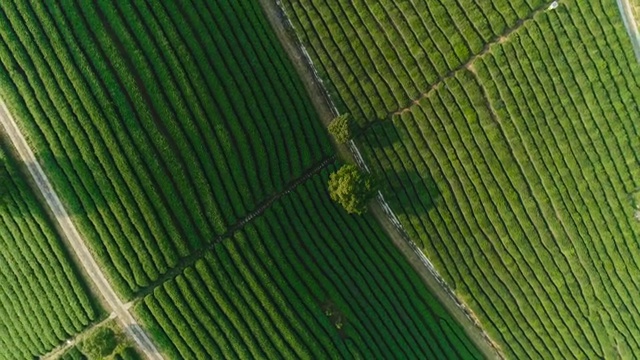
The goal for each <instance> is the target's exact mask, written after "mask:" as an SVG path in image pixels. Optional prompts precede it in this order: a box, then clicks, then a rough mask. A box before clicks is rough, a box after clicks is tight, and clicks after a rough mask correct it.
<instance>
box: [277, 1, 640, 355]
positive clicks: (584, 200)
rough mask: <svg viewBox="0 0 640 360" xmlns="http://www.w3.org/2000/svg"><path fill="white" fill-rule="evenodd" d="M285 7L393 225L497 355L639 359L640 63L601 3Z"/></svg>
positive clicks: (613, 10) (610, 4) (612, 7)
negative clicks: (381, 187)
mask: <svg viewBox="0 0 640 360" xmlns="http://www.w3.org/2000/svg"><path fill="white" fill-rule="evenodd" d="M284 4H285V10H286V12H287V14H288V15H289V16H290V18H291V19H292V22H293V25H294V27H295V28H296V30H297V32H298V34H299V37H300V39H301V41H302V42H303V44H304V45H305V47H306V49H307V51H308V53H309V54H310V55H311V58H312V60H313V62H314V65H315V66H316V68H317V69H318V72H319V73H320V75H321V76H322V77H324V80H326V81H325V83H327V84H328V85H327V86H328V88H329V92H330V94H331V96H332V99H333V100H334V102H335V103H336V104H337V106H338V108H339V110H340V111H343V112H347V111H348V112H351V113H352V114H354V115H355V116H356V117H357V118H359V123H360V124H362V125H364V126H365V131H364V134H363V135H362V136H360V137H359V138H358V139H357V144H358V146H359V148H360V150H361V151H362V152H363V154H364V158H365V162H366V163H367V164H368V165H369V167H370V168H371V169H372V171H373V172H374V173H376V174H377V175H378V176H379V177H380V178H381V179H383V180H384V182H385V184H386V191H385V197H386V198H387V199H388V200H389V202H390V204H391V207H392V209H393V210H394V211H395V212H396V214H397V215H398V217H399V218H400V220H401V223H402V224H403V226H404V228H405V229H406V231H407V233H408V234H409V235H410V237H411V238H412V239H413V240H414V241H415V242H417V243H418V244H419V245H420V246H421V247H422V248H423V249H424V252H425V254H426V255H427V256H428V257H429V258H430V259H431V260H432V261H433V262H434V263H435V265H436V267H437V269H438V270H439V271H440V272H441V273H442V274H443V276H444V277H445V278H446V280H447V282H448V283H449V284H450V286H451V287H452V288H453V289H454V290H455V292H456V293H457V294H458V295H459V296H460V297H461V298H462V299H463V300H464V301H465V302H466V303H467V304H468V305H469V306H470V307H471V309H473V310H474V312H475V313H476V314H477V316H478V317H479V319H480V320H481V322H482V324H483V326H484V327H485V328H486V329H487V330H488V331H489V333H490V335H491V337H492V338H493V339H495V340H497V342H498V343H499V344H500V346H501V348H502V350H503V351H504V352H505V354H506V355H507V356H508V357H511V358H517V359H520V358H544V359H548V358H563V359H567V358H617V357H622V358H626V357H631V356H632V354H638V353H640V329H638V327H637V325H636V324H638V320H640V319H638V316H639V315H638V314H640V313H639V312H638V309H639V308H640V302H639V301H638V298H637V296H635V295H634V294H635V293H636V292H637V291H638V286H637V282H636V281H634V279H635V278H636V277H637V276H638V275H640V267H639V265H640V264H638V261H637V259H638V258H639V255H640V249H639V248H638V240H639V232H638V230H639V225H640V224H638V221H637V220H635V219H634V211H635V205H636V204H634V203H633V201H632V195H633V194H634V193H635V192H637V191H638V189H639V187H640V167H639V162H638V156H640V137H639V136H638V134H639V130H640V123H639V122H638V121H637V120H638V119H637V117H638V114H639V113H640V112H639V109H638V103H640V88H639V86H638V83H639V81H640V67H639V66H638V64H637V62H636V59H635V57H634V53H633V49H632V47H631V43H630V41H629V38H628V35H627V33H626V31H625V28H624V25H623V23H622V19H621V18H620V14H619V13H618V9H617V7H616V4H615V1H611V0H596V1H583V0H574V1H560V4H559V7H558V8H557V9H555V10H547V7H548V5H549V3H543V2H540V1H528V2H525V1H516V2H506V1H497V2H483V3H482V4H481V5H478V4H477V3H474V2H470V1H463V0H457V1H456V0H449V1H442V2H435V1H429V0H423V1H414V2H402V3H397V2H393V1H386V0H381V1H376V2H375V3H372V2H362V1H355V2H352V3H346V2H340V1H331V0H323V1H320V0H317V1H316V0H287V1H285V2H284ZM365 124H366V125H365Z"/></svg>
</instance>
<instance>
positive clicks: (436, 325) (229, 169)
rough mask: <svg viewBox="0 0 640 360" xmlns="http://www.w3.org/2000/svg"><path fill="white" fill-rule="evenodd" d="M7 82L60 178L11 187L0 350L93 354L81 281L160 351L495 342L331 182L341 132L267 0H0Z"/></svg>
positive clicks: (217, 353)
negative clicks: (457, 316) (311, 90)
mask: <svg viewBox="0 0 640 360" xmlns="http://www.w3.org/2000/svg"><path fill="white" fill-rule="evenodd" d="M0 98H1V100H2V102H4V103H6V105H7V107H8V108H9V110H10V112H11V115H12V116H11V119H9V116H2V119H0V123H2V125H3V127H4V128H5V130H6V129H8V128H9V126H8V125H7V124H11V123H12V121H13V122H14V124H17V127H16V128H15V129H14V131H13V133H15V132H18V133H20V134H22V135H23V138H24V139H23V140H22V142H23V143H25V144H26V145H24V144H23V145H24V146H26V147H28V148H30V149H31V150H32V152H33V154H35V159H34V161H35V162H37V163H38V164H40V165H41V167H42V170H43V173H44V175H42V177H44V176H45V175H46V178H47V179H48V181H50V183H51V190H49V189H47V188H43V186H41V183H43V182H45V181H44V180H43V181H40V182H38V181H36V185H33V186H32V187H31V188H30V187H29V186H28V185H27V184H26V183H18V184H22V185H20V186H21V187H17V189H20V190H19V191H20V194H22V195H20V196H18V195H17V193H16V195H11V200H2V201H0V208H2V207H5V210H4V211H3V212H2V213H0V218H1V219H4V220H3V221H6V222H7V224H8V225H7V230H3V228H2V226H0V239H1V241H3V242H5V243H6V244H5V246H6V247H7V248H9V249H11V250H10V251H8V252H2V255H0V271H1V273H2V274H3V275H2V278H0V291H2V292H3V293H1V294H0V295H1V296H0V305H1V306H0V311H2V313H0V315H2V316H0V318H1V319H0V341H2V343H1V344H0V359H22V358H25V359H27V358H29V359H30V358H33V357H34V356H42V357H44V358H57V357H58V356H62V358H65V359H66V358H84V357H87V356H86V354H85V355H83V354H82V351H85V350H86V349H84V348H83V347H82V345H81V344H80V345H78V344H75V343H74V342H73V341H71V340H73V339H75V338H74V337H73V335H74V334H76V333H78V332H81V331H82V330H83V328H84V327H86V326H87V325H89V324H90V323H91V322H93V320H97V319H96V317H97V315H96V310H95V309H94V305H93V304H92V303H91V302H90V301H89V295H87V294H86V293H85V292H83V287H82V286H81V284H82V283H84V282H86V283H92V282H93V283H94V284H96V285H95V287H96V288H97V290H99V291H100V294H101V295H102V297H104V298H105V299H106V300H105V302H106V303H107V305H108V306H107V308H106V309H105V310H106V312H107V313H108V314H109V315H110V316H111V317H112V318H113V319H114V320H113V321H114V322H119V323H120V325H123V324H124V325H126V326H122V331H123V334H124V335H123V336H129V342H127V346H129V345H131V346H132V349H133V347H134V346H135V347H136V350H137V351H138V352H140V354H141V355H144V356H145V357H147V358H149V359H223V358H237V359H262V358H264V359H279V358H287V359H324V358H326V359H336V358H366V359H374V358H416V359H425V358H428V359H452V358H456V359H457V358H461V359H479V358H483V357H484V355H483V354H482V353H481V352H480V351H479V350H478V348H477V347H476V344H475V343H473V342H472V341H471V340H470V338H469V337H468V335H467V332H466V331H465V328H464V327H463V325H461V324H459V323H457V322H456V320H454V317H453V316H452V315H451V314H450V313H449V312H448V311H447V310H446V309H445V307H444V306H443V305H442V304H441V303H440V302H439V300H437V298H436V296H434V295H433V294H432V293H431V292H430V290H429V289H428V288H427V286H426V285H425V284H424V282H423V279H422V278H421V277H420V276H419V275H418V273H416V271H415V270H414V268H413V267H412V266H411V265H410V264H409V262H407V260H406V259H405V258H404V257H403V255H402V253H401V252H400V251H399V250H398V249H397V248H396V247H395V246H394V245H393V242H392V241H391V239H390V238H389V237H388V236H387V234H386V232H385V231H384V230H383V228H382V227H381V226H380V224H378V222H377V221H376V219H375V218H374V217H373V216H371V215H365V216H363V217H356V216H352V215H348V214H347V213H346V212H345V211H343V210H342V209H341V208H340V207H339V206H338V205H337V204H335V203H333V202H332V201H331V199H330V198H329V195H328V193H327V190H326V184H327V180H328V177H329V171H333V170H336V169H337V164H338V163H339V161H337V160H336V155H335V154H334V151H335V149H333V148H332V143H331V141H330V139H329V136H328V135H327V131H326V129H325V128H324V127H323V126H322V122H321V121H320V119H319V116H318V114H317V113H316V109H314V107H313V105H312V102H311V100H310V98H309V96H308V95H307V94H306V91H305V87H304V84H303V83H302V81H301V80H300V78H299V75H298V73H297V72H296V71H295V69H294V66H293V65H292V63H291V62H290V60H289V57H288V55H287V54H286V53H285V51H284V50H283V47H282V45H281V44H280V43H279V42H278V38H277V37H276V34H275V33H274V31H273V29H272V28H271V25H270V23H269V22H268V21H267V18H266V17H265V14H264V13H263V10H262V8H261V6H260V3H259V2H258V1H254V0H251V1H227V0H190V1H145V0H131V1H129V0H126V1H107V0H104V1H102V0H100V1H98V0H95V1H78V0H71V1H35V2H32V1H23V0H10V1H4V2H1V3H0ZM6 132H10V131H6ZM2 136H3V137H7V136H6V134H2ZM7 138H9V137H7ZM10 138H11V139H12V140H13V141H14V145H15V146H16V148H19V147H18V146H17V144H16V142H17V141H18V140H16V139H19V138H20V137H13V136H11V137H10ZM3 139H4V138H3ZM17 152H18V155H19V156H21V157H22V158H21V160H22V161H24V162H25V163H27V162H28V159H29V158H28V157H27V156H26V155H24V154H23V153H22V152H20V151H19V150H18V151H17ZM14 155H15V154H14ZM16 156H17V155H16ZM7 163H9V162H8V160H7ZM23 165H24V164H23ZM11 166H13V165H11ZM16 169H17V168H16ZM16 169H14V170H11V171H13V173H16V174H18V173H19V172H18V170H16ZM16 176H17V175H16ZM32 176H33V177H35V178H37V177H38V176H36V175H32ZM11 179H13V177H11ZM40 180H42V179H40ZM12 181H13V180H12ZM16 181H17V180H16ZM30 189H32V190H34V191H36V190H37V191H40V192H41V193H43V194H44V197H45V198H46V200H47V202H46V203H45V202H44V201H41V202H40V203H39V202H38V200H36V198H35V197H33V196H32V195H30V194H31V193H30V192H29V191H30ZM16 191H18V190H15V191H14V190H10V191H9V190H8V191H7V193H8V194H14V192H16ZM51 197H56V198H59V199H60V200H59V201H60V203H62V205H64V209H63V210H64V211H54V210H52V211H50V213H51V214H49V215H48V216H47V215H45V212H44V210H43V209H42V208H41V207H39V206H43V207H44V206H45V205H47V204H48V206H50V210H51V209H55V208H54V207H53V206H52V205H51V203H50V202H49V201H48V200H49V198H51ZM25 199H30V200H29V202H27V203H25V204H23V202H25V201H26V200H25ZM14 202H15V203H16V206H17V208H16V209H14V208H13V207H11V206H12V204H13V203H14ZM61 207H62V206H61ZM7 209H9V210H7ZM67 213H68V214H67ZM25 214H34V215H30V216H26V215H25ZM31 218H34V220H30V219H31ZM54 221H57V222H58V223H59V224H62V225H61V227H63V231H62V234H63V235H65V236H67V234H69V233H70V234H78V236H77V239H79V240H78V241H81V242H83V244H85V243H86V244H85V245H86V247H87V248H88V249H89V251H86V249H85V251H86V252H87V254H84V255H83V253H82V252H81V250H82V249H83V248H82V246H75V245H77V243H76V242H74V243H73V244H74V246H73V251H75V252H76V254H77V257H78V258H80V261H79V264H80V265H78V264H75V263H74V264H75V265H74V264H72V262H71V261H70V260H69V259H68V258H67V257H65V255H64V254H65V253H66V252H71V251H72V249H71V247H67V248H64V247H63V246H62V245H61V243H60V241H58V235H57V232H56V230H54V229H52V228H50V227H47V226H46V225H47V224H49V223H50V222H51V223H54ZM23 222H24V224H23ZM1 223H2V222H0V225H1ZM38 229H39V231H40V232H42V233H43V234H44V235H42V236H41V235H39V233H36V232H35V231H36V230H38ZM3 231H5V232H7V236H5V235H4V234H3V233H2V232H3ZM27 231H29V233H28V234H26V232H27ZM9 232H10V233H9ZM9 234H10V235H9ZM20 234H24V235H20ZM21 236H24V237H25V238H26V239H28V240H29V241H23V240H22V239H23V238H22V237H21ZM67 237H68V236H67ZM23 243H24V244H23ZM78 249H79V250H78ZM26 250H29V251H26ZM29 254H32V255H29ZM14 257H15V258H14ZM87 258H90V259H92V260H93V259H95V262H97V265H99V266H97V265H96V266H95V268H91V267H87V265H86V264H87V263H91V262H90V261H87ZM22 259H24V260H22ZM74 266H78V267H85V270H87V268H89V269H90V270H92V271H85V273H87V274H83V275H84V276H85V277H86V279H79V278H78V277H74V275H73V274H75V272H74V271H73V270H72V269H74ZM34 274H35V275H34ZM103 278H104V279H105V283H106V282H107V281H108V285H109V286H106V287H107V288H109V289H110V287H113V289H114V290H115V292H114V291H113V290H110V291H107V290H104V289H105V286H101V285H100V284H101V282H100V281H101V279H103ZM27 280H28V281H27ZM103 285H104V284H103ZM92 290H96V289H92ZM14 291H17V294H18V295H11V294H13V293H14ZM115 293H117V294H115ZM45 295H46V296H45ZM5 314H8V315H12V314H16V315H15V316H11V317H10V320H7V321H5V319H4V318H5ZM131 316H133V318H134V319H131V320H129V318H131ZM138 325H139V326H141V327H138ZM95 328H96V326H92V327H91V329H89V330H86V331H84V332H83V333H82V334H81V335H80V338H82V337H83V336H86V334H87V333H89V332H94V331H96V330H95ZM5 330H6V331H5ZM147 334H148V336H149V337H148V338H147ZM147 339H149V341H150V342H151V344H149V343H147V342H146V341H147ZM67 340H69V341H67ZM100 346H105V347H106V346H108V344H107V343H106V342H104V343H102V344H101V345H100ZM54 348H57V349H56V350H55V351H54V353H49V352H50V351H51V350H53V349H54ZM155 348H157V349H158V350H159V351H156V350H155ZM127 349H128V348H127V347H125V346H122V349H120V350H122V352H117V351H116V353H115V355H109V356H106V355H105V356H104V357H103V358H107V359H108V358H113V359H120V358H134V357H133V356H134V355H132V352H131V351H129V350H127ZM105 353H107V352H106V350H105ZM111 353H113V352H111ZM111 353H110V354H111ZM97 358H100V356H97Z"/></svg>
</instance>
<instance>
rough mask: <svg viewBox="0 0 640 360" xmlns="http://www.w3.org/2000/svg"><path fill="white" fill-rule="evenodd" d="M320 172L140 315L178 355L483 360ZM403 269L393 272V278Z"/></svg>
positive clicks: (160, 292) (162, 290) (164, 289)
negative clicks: (338, 200)
mask: <svg viewBox="0 0 640 360" xmlns="http://www.w3.org/2000/svg"><path fill="white" fill-rule="evenodd" d="M327 176H328V174H327V173H326V172H325V173H324V174H323V175H316V176H315V177H313V178H311V179H310V180H309V181H307V182H306V183H304V184H303V185H301V186H300V187H299V188H297V189H296V190H295V191H294V192H293V193H291V194H289V195H287V196H286V197H284V198H283V199H281V200H279V201H278V202H276V203H275V204H274V205H273V207H271V208H269V209H268V210H267V211H266V212H265V213H264V215H262V216H261V217H259V218H256V219H255V220H254V221H253V222H252V223H251V224H250V225H248V226H247V227H245V228H244V229H243V230H241V231H240V232H238V233H236V234H235V235H234V237H233V238H230V239H227V240H224V241H223V242H222V243H221V244H220V245H217V246H216V248H215V249H214V251H213V252H211V253H208V254H207V255H206V256H205V257H204V258H203V259H201V260H199V261H198V262H197V263H196V264H195V265H194V266H193V267H190V268H188V269H186V270H185V271H184V272H183V273H182V274H181V275H179V276H178V277H176V278H175V279H173V280H170V281H169V282H167V283H165V284H164V285H163V286H161V287H159V288H157V289H156V290H155V291H154V293H153V294H151V295H149V296H147V297H146V298H145V299H144V301H143V302H141V303H140V304H139V305H138V307H137V309H136V311H137V313H138V314H139V316H141V318H142V319H143V322H144V324H145V325H146V326H147V328H148V330H149V331H150V332H151V333H152V334H155V336H156V339H157V340H158V343H159V344H160V345H161V347H163V350H164V351H165V354H168V355H169V356H170V357H171V358H212V357H213V358H247V357H250V358H274V357H284V358H314V359H317V358H344V357H356V358H357V357H364V358H380V357H383V358H387V357H397V356H402V357H408V358H423V357H427V358H475V357H477V356H478V354H477V353H475V350H474V349H473V346H472V345H471V343H470V342H469V340H468V339H467V338H466V337H465V336H464V335H463V333H462V331H461V329H460V328H459V327H458V325H457V324H456V323H455V322H452V320H451V318H450V317H449V315H448V314H447V313H446V311H444V309H443V308H442V307H441V305H440V304H439V303H438V302H437V300H436V299H435V298H433V297H432V296H431V295H430V294H429V293H428V292H427V291H426V289H425V288H423V287H422V286H420V285H419V284H420V280H419V279H418V277H417V275H416V274H415V273H414V272H413V271H412V270H411V268H410V267H409V266H408V264H406V263H405V262H404V261H403V259H402V256H401V255H400V253H398V252H397V250H396V249H395V248H393V245H392V244H391V243H389V242H388V241H387V240H386V239H385V238H384V236H383V232H382V230H381V229H380V228H379V227H378V226H377V225H376V224H375V223H374V221H373V219H372V218H370V217H365V218H362V219H358V218H354V217H351V216H348V215H346V213H344V211H343V210H341V209H339V208H338V207H337V206H336V205H335V204H334V203H332V202H331V201H330V199H329V197H328V195H327V194H326V190H324V186H325V181H326V179H327ZM388 269H394V271H388Z"/></svg>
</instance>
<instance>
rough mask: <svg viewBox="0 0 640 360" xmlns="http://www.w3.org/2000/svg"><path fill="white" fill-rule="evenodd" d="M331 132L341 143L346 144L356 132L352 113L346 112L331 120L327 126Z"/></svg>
mask: <svg viewBox="0 0 640 360" xmlns="http://www.w3.org/2000/svg"><path fill="white" fill-rule="evenodd" d="M327 130H329V134H331V136H333V138H334V139H336V141H337V142H338V143H340V144H344V143H346V142H347V141H349V140H350V139H352V138H353V136H354V132H355V126H354V123H353V119H352V118H351V114H349V113H346V114H342V115H338V116H337V117H336V118H335V119H333V120H331V123H329V126H328V127H327Z"/></svg>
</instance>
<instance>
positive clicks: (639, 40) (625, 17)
mask: <svg viewBox="0 0 640 360" xmlns="http://www.w3.org/2000/svg"><path fill="white" fill-rule="evenodd" d="M616 2H617V3H618V9H619V10H620V16H621V17H622V22H623V23H624V27H625V28H627V33H628V34H629V37H630V38H631V46H632V47H633V52H634V53H635V54H636V59H637V60H638V62H639V63H640V29H639V28H638V23H637V21H636V18H635V17H634V15H633V9H631V3H630V0H616Z"/></svg>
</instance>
